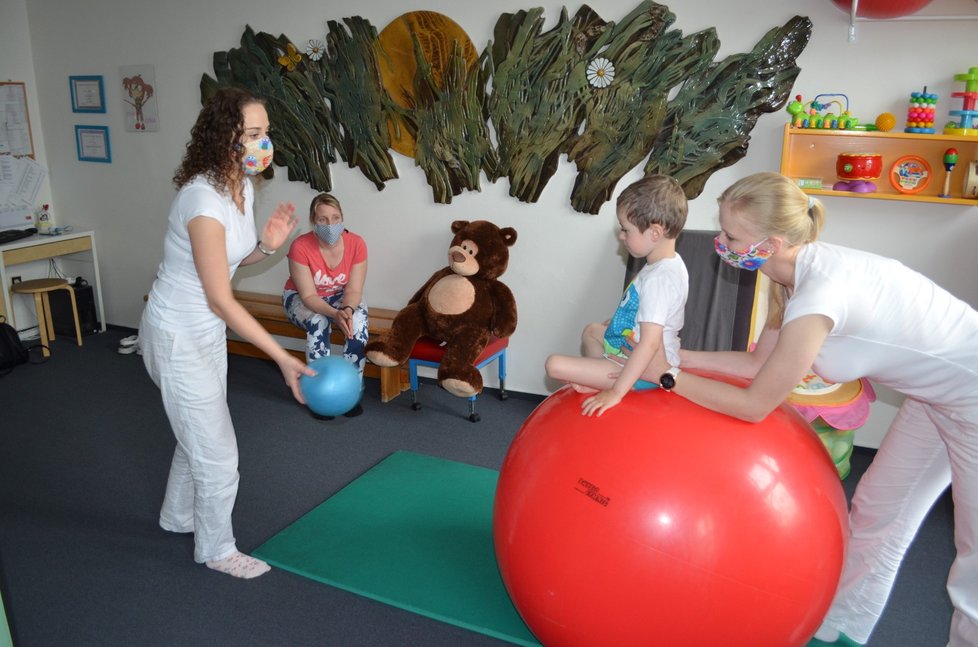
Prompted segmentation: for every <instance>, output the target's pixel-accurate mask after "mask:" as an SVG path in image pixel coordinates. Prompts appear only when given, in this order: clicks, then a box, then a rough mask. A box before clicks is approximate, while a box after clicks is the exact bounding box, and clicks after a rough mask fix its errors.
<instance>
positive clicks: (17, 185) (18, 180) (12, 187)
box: [0, 155, 48, 208]
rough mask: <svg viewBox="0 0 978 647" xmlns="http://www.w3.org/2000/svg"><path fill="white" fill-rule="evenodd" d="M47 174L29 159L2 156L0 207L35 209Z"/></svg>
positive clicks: (0, 157)
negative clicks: (35, 203)
mask: <svg viewBox="0 0 978 647" xmlns="http://www.w3.org/2000/svg"><path fill="white" fill-rule="evenodd" d="M47 173H48V171H47V169H46V168H44V166H43V165H42V164H38V163H37V162H35V161H34V160H32V159H31V158H29V157H13V156H11V155H0V207H21V206H26V207H28V208H30V207H33V206H34V202H35V201H36V200H37V194H38V192H39V191H40V190H41V183H42V182H43V181H44V178H45V177H46V176H47Z"/></svg>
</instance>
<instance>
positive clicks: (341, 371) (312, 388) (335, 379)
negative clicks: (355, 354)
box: [299, 355, 363, 416]
mask: <svg viewBox="0 0 978 647" xmlns="http://www.w3.org/2000/svg"><path fill="white" fill-rule="evenodd" d="M309 367H310V368H311V369H312V370H314V371H316V376H315V377H309V376H308V375H303V376H302V377H301V378H299V388H300V389H301V390H302V396H303V397H304V398H305V399H306V406H307V407H309V409H310V410H312V412H313V413H317V414H319V415H321V416H341V415H343V414H344V413H346V412H347V411H349V410H350V409H352V408H353V407H355V406H356V405H357V403H358V402H360V396H361V395H363V378H362V377H361V376H360V372H359V371H357V369H356V368H355V367H354V366H353V364H351V363H350V362H349V361H347V360H345V359H343V358H342V357H337V356H333V355H330V356H328V357H320V358H319V359H317V360H314V361H313V362H312V363H311V364H309Z"/></svg>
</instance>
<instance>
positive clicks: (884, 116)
mask: <svg viewBox="0 0 978 647" xmlns="http://www.w3.org/2000/svg"><path fill="white" fill-rule="evenodd" d="M894 126H896V117H894V116H893V114H892V113H890V112H884V113H881V114H880V116H879V117H877V118H876V129H877V130H882V131H883V132H886V131H888V130H893V127H894Z"/></svg>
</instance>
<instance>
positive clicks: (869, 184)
mask: <svg viewBox="0 0 978 647" xmlns="http://www.w3.org/2000/svg"><path fill="white" fill-rule="evenodd" d="M835 174H836V175H837V176H839V181H838V182H836V183H835V184H833V185H832V190H833V191H849V192H851V193H874V192H875V191H876V188H877V187H876V183H875V182H874V181H873V180H878V179H879V178H880V175H882V174H883V157H882V156H881V155H879V154H878V153H839V157H838V158H837V159H836V162H835Z"/></svg>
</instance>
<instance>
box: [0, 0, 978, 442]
mask: <svg viewBox="0 0 978 647" xmlns="http://www.w3.org/2000/svg"><path fill="white" fill-rule="evenodd" d="M635 4H636V3H635V2H634V1H633V0H604V1H603V2H600V3H592V4H591V6H592V7H593V8H594V9H595V10H596V11H597V12H599V13H600V14H601V15H602V17H604V18H605V19H606V20H618V19H620V18H621V17H623V16H624V15H625V14H626V13H627V12H628V11H630V10H631V9H633V8H634V6H635ZM666 4H669V6H670V7H671V9H672V10H673V11H674V12H675V13H676V14H677V16H678V20H677V23H676V25H675V27H678V28H680V29H682V30H683V31H685V32H692V31H696V30H700V29H704V28H707V27H710V26H713V27H716V30H717V33H718V35H719V37H720V40H721V43H722V45H721V52H720V56H721V57H723V56H727V55H730V54H734V53H738V52H744V51H747V50H749V49H750V48H751V47H752V46H753V45H754V44H755V43H756V42H757V40H759V39H760V38H761V37H762V35H763V34H764V33H765V32H766V31H767V30H768V29H770V28H772V27H775V26H778V25H781V24H783V23H784V22H785V21H786V20H788V19H789V18H790V17H791V16H793V15H796V14H800V15H807V16H809V17H810V18H811V20H812V22H813V23H814V25H815V27H814V34H813V37H812V40H811V43H810V44H809V46H808V48H807V49H806V50H805V53H804V54H803V55H802V56H801V58H800V59H799V64H800V65H801V67H802V73H801V75H800V76H799V78H798V81H797V83H796V86H795V90H796V92H799V93H802V94H803V95H805V96H806V97H808V98H810V97H813V96H814V95H816V94H818V93H845V94H848V96H849V99H850V103H851V107H852V110H853V113H854V114H856V115H857V116H859V117H861V118H863V119H864V120H870V121H871V120H872V119H873V118H875V115H877V114H878V113H880V112H883V111H890V112H893V113H894V114H895V115H897V117H898V122H899V123H900V124H902V121H903V115H904V114H905V111H906V103H907V99H908V97H909V94H910V92H912V91H914V90H919V89H920V88H921V87H922V86H923V85H927V86H928V88H929V90H930V91H934V92H937V93H939V94H940V95H941V103H940V104H939V106H938V112H939V114H942V115H944V116H946V111H948V110H951V109H957V108H960V102H959V100H953V101H952V100H951V99H950V98H949V95H950V92H952V91H957V90H960V89H962V88H961V84H959V83H957V84H956V83H955V82H954V81H953V75H954V74H955V73H959V72H963V71H965V70H967V69H968V68H969V67H972V66H975V65H978V59H976V57H975V55H974V49H973V46H972V45H971V43H972V42H973V38H974V33H975V29H976V27H978V22H967V21H941V22H902V21H889V22H863V23H859V24H858V27H857V40H856V42H855V43H848V42H847V30H848V15H847V14H845V13H843V12H842V11H840V10H839V9H837V8H836V7H835V6H833V5H832V3H831V2H830V1H829V0H819V1H813V0H782V1H781V2H777V3H772V2H769V1H768V0H731V1H729V2H725V3H717V2H714V1H713V0H683V1H682V2H678V1H675V2H671V3H666ZM533 6H538V5H535V4H533V3H530V4H526V3H523V2H516V1H515V0H502V1H500V2H494V3H484V2H483V3H476V2H470V1H469V2H461V3H460V2H457V1H450V0H430V1H429V2H428V3H426V4H425V5H424V6H423V7H417V6H415V5H404V4H403V3H401V2H397V1H396V0H367V1H363V0H359V1H353V0H334V1H333V2H330V3H322V2H315V1H313V0H282V1H281V2H275V3H269V2H258V1H255V0H209V1H208V2H206V3H198V2H189V1H187V0H173V1H171V2H155V3H150V2H133V1H132V0H90V1H88V2H84V3H82V2H77V0H30V2H29V3H27V2H26V0H0V9H2V12H3V20H2V21H0V24H2V25H3V27H2V28H0V29H2V31H0V35H4V36H5V38H3V39H0V77H9V78H14V77H19V78H18V80H21V79H22V80H26V81H28V83H29V85H30V86H31V92H32V97H33V92H34V90H35V89H36V94H37V100H36V101H32V105H31V110H32V116H33V118H34V120H35V124H42V125H43V136H42V133H41V128H40V127H37V126H36V127H35V145H36V146H38V147H39V148H40V149H41V150H42V151H44V152H45V154H44V155H42V160H44V161H45V163H46V164H47V165H48V166H49V167H50V181H51V184H50V187H51V189H50V190H51V192H52V200H51V201H52V203H53V209H54V218H55V221H56V222H57V223H58V224H73V225H75V226H91V227H94V228H95V230H96V231H97V235H98V245H99V252H100V260H101V270H102V281H103V286H104V300H105V306H106V311H107V317H106V318H107V321H108V323H110V324H116V325H123V326H135V325H136V324H137V322H138V319H139V315H140V312H141V308H142V296H143V294H145V293H146V291H147V290H148V288H149V286H150V284H151V282H152V280H153V276H154V272H155V269H156V266H157V263H158V262H159V258H160V253H161V247H162V236H163V232H164V228H165V221H166V214H167V209H168V206H169V203H170V200H171V197H172V195H173V187H172V185H171V184H170V177H171V176H172V174H173V170H174V169H175V167H176V166H177V164H178V163H179V161H180V158H181V155H182V151H183V148H184V145H185V143H186V141H187V138H188V133H189V130H190V127H191V125H192V124H193V121H194V118H195V117H196V115H197V112H198V110H199V107H200V96H199V90H198V84H199V82H200V78H201V75H202V74H205V73H207V74H211V75H212V74H213V68H212V64H211V61H212V55H213V53H214V52H215V51H221V50H227V49H231V48H234V47H237V46H238V44H239V40H240V37H241V34H242V31H243V30H244V28H245V25H251V26H252V27H253V28H254V29H255V30H256V31H265V32H268V33H271V34H274V35H278V34H285V35H286V36H287V37H289V38H290V39H292V40H293V41H294V42H296V43H305V42H306V41H307V40H308V39H310V38H322V36H323V34H324V30H325V22H326V20H329V19H333V20H340V19H342V18H344V17H347V16H354V15H359V16H363V17H364V18H366V19H368V20H370V21H371V23H373V25H374V26H375V27H376V28H377V29H378V30H380V29H383V27H384V26H386V25H387V24H388V23H389V22H390V21H391V20H392V19H394V18H395V17H397V16H398V15H400V14H401V13H403V12H405V11H410V10H414V9H418V8H423V9H427V10H432V11H439V12H441V13H444V14H446V15H448V16H449V17H451V18H452V19H454V20H455V21H456V22H458V23H459V24H460V25H461V26H462V27H463V28H464V29H465V30H466V31H467V33H468V34H469V36H470V37H471V38H472V40H473V41H474V42H475V43H476V46H477V47H478V48H479V49H480V50H481V49H482V48H483V47H484V46H485V44H486V43H487V42H488V40H489V39H490V38H491V36H492V27H493V25H494V24H495V21H496V18H497V17H498V15H499V14H500V13H502V12H507V11H516V10H520V9H530V8H532V7H533ZM562 6H564V5H560V4H556V3H554V4H550V5H546V6H544V9H545V15H546V16H547V20H548V23H547V28H549V27H550V26H552V25H553V24H554V23H555V22H556V20H557V18H558V16H559V12H560V9H561V7H562ZM578 7H579V5H567V9H568V11H569V12H571V13H573V12H575V11H577V9H578ZM925 12H927V13H938V14H945V15H947V14H951V15H957V14H962V13H971V14H974V13H978V8H976V5H975V3H974V2H972V1H971V0H935V1H934V2H933V3H932V4H931V5H930V7H928V8H927V9H926V10H925ZM25 15H26V20H25ZM8 32H9V34H8ZM32 45H33V46H32ZM25 52H31V53H32V59H30V58H28V59H26V60H25V59H24V58H23V57H24V56H26V54H25ZM31 63H33V72H32V70H31ZM134 64H151V65H154V66H155V68H156V91H157V94H156V99H157V100H158V102H159V115H160V123H161V129H160V131H159V132H155V133H129V132H126V131H125V128H124V123H123V111H122V102H121V97H120V94H121V92H120V87H119V84H118V79H119V73H118V68H119V66H121V65H134ZM78 74H100V75H102V76H104V77H105V81H106V101H107V104H108V113H107V114H105V115H77V114H73V113H72V112H71V108H70V98H69V90H68V76H69V75H78ZM942 118H943V117H942ZM785 121H786V115H785V114H784V113H780V114H772V115H766V116H764V117H763V118H761V119H760V121H759V122H758V124H757V127H756V128H755V130H754V131H753V134H752V140H751V145H750V150H749V153H748V155H747V157H746V158H745V159H744V160H742V161H741V162H740V163H738V164H736V165H735V166H734V167H732V168H730V169H726V170H724V171H722V172H719V173H717V174H715V175H714V176H713V178H712V179H711V180H710V182H709V183H708V184H707V186H706V190H705V192H704V194H703V195H702V196H701V197H700V198H698V199H697V200H695V201H693V203H692V204H691V213H690V218H689V223H688V226H689V227H691V228H714V227H715V226H716V207H715V198H716V196H717V195H718V194H719V192H720V191H722V189H723V188H724V187H726V186H727V185H728V184H729V183H731V182H732V181H734V180H735V179H737V178H739V177H741V176H743V175H746V174H749V173H752V172H756V171H761V170H771V169H774V170H776V169H777V168H778V165H779V159H780V150H781V133H782V125H783V124H784V122H785ZM76 124H95V125H107V126H109V128H110V131H111V146H112V159H113V162H112V164H94V163H84V162H79V161H77V160H76V155H75V146H74V139H73V127H74V125H76ZM394 155H395V157H396V161H397V165H398V172H399V174H400V176H401V177H400V179H398V180H394V181H392V182H390V183H388V186H387V188H385V189H384V190H383V191H380V192H378V191H377V190H376V189H375V188H374V187H373V185H372V184H371V183H369V182H368V181H367V180H366V179H365V178H364V177H363V176H362V175H361V174H360V173H359V172H358V171H355V170H351V169H348V168H346V167H345V166H344V165H343V164H337V165H335V166H334V167H333V168H332V169H331V170H332V173H333V178H334V190H335V193H336V194H337V195H338V196H339V197H340V198H341V200H342V201H343V203H344V207H345V211H346V214H347V222H348V223H349V226H350V228H351V229H353V230H354V231H356V232H358V233H360V234H362V235H363V236H364V237H365V238H366V240H367V241H368V244H369V247H370V271H369V277H368V286H367V297H368V299H369V303H371V304H374V305H377V306H388V307H398V306H400V305H402V304H403V303H404V302H405V301H406V300H407V298H408V297H409V296H410V295H411V294H412V293H413V292H414V290H415V289H416V288H417V287H418V286H420V285H421V283H422V282H423V281H424V280H425V279H426V278H427V277H428V276H429V275H430V273H431V272H432V271H434V270H435V269H437V268H439V267H441V266H443V265H444V262H445V257H444V253H445V246H446V244H447V241H448V240H449V238H450V232H449V228H448V227H449V224H450V223H451V221H452V220H455V219H479V218H484V219H489V220H492V221H494V222H496V223H497V224H499V225H501V226H513V227H515V228H516V229H517V230H518V232H519V240H518V241H517V243H516V245H515V247H513V248H512V261H511V264H510V269H509V271H508V272H507V273H506V274H505V275H504V276H503V280H504V281H505V282H506V283H507V284H508V285H509V286H510V287H511V288H512V289H513V292H514V293H515V294H516V298H517V301H518V303H519V315H520V323H519V327H518V329H517V332H516V335H515V336H514V337H513V339H512V342H511V350H512V352H511V359H510V362H509V376H508V379H507V386H508V388H510V389H512V390H516V391H524V392H531V393H546V392H549V390H550V387H551V385H549V384H548V383H547V382H546V380H545V377H544V372H543V362H544V359H545V358H546V356H547V355H548V354H549V353H552V352H558V351H560V352H576V351H577V348H578V339H579V334H580V330H581V329H582V327H583V326H584V324H585V323H587V322H589V321H594V320H599V319H602V318H605V317H607V316H608V315H609V313H610V312H611V311H612V309H613V307H614V305H615V304H616V302H617V300H618V296H619V290H620V288H621V281H622V275H623V267H624V266H623V261H622V259H621V257H620V255H619V252H618V244H617V242H616V241H615V238H614V207H613V205H614V201H613V200H612V201H611V202H609V203H607V204H606V205H605V206H604V207H603V208H602V210H601V213H600V214H599V215H596V216H589V215H583V214H580V213H577V212H575V211H573V210H572V209H571V208H570V206H569V196H570V190H571V187H572V185H573V181H574V177H575V175H574V170H575V169H574V167H573V166H572V165H570V164H568V163H567V162H566V161H563V162H562V164H561V166H560V169H559V171H558V173H557V175H556V176H555V177H554V178H553V179H552V180H551V181H550V182H549V184H548V185H547V187H546V189H545V191H544V193H543V195H542V197H541V199H540V201H539V202H537V203H536V204H523V203H520V202H518V201H516V200H515V199H513V198H510V197H509V195H508V184H507V182H506V181H505V180H501V181H500V182H498V183H497V184H495V185H493V184H490V183H489V182H488V181H486V180H485V179H483V186H482V191H481V192H479V193H468V194H464V195H462V196H459V197H458V198H455V200H454V202H453V204H451V205H439V204H435V203H433V201H432V199H431V192H430V188H429V187H428V186H427V184H426V183H425V180H424V176H423V174H422V173H421V171H420V170H418V169H417V168H415V167H414V165H413V162H412V161H411V160H409V159H407V158H404V157H401V156H398V155H397V154H396V153H395V154H394ZM285 177H286V173H285V172H284V169H280V172H279V173H278V177H277V178H276V179H275V180H273V181H272V182H270V183H267V184H266V185H265V186H264V187H263V188H262V189H261V190H260V194H259V201H258V206H259V213H261V214H267V213H268V211H269V208H270V206H271V205H273V204H274V203H275V202H277V201H279V200H293V201H295V202H296V204H297V205H299V206H300V209H302V210H304V209H305V206H306V205H307V204H308V202H309V200H310V199H311V197H312V196H313V195H314V191H313V190H312V189H311V188H310V187H309V186H307V185H304V184H298V183H290V182H288V181H287V180H286V179H285ZM637 177H638V171H635V172H633V173H632V174H630V175H629V176H627V177H626V178H625V179H623V181H622V182H621V183H619V186H618V191H620V190H621V189H622V188H624V186H625V185H627V184H628V182H629V181H631V180H632V179H635V178H637ZM616 196H617V191H616V193H615V197H616ZM825 202H826V204H827V207H828V210H829V222H828V226H827V229H826V231H825V234H824V239H825V240H828V241H830V242H835V243H841V244H845V245H849V246H853V247H858V248H863V249H867V250H870V251H874V252H879V253H883V254H886V255H889V256H893V257H895V258H898V259H900V260H902V261H904V262H905V263H907V264H908V265H910V266H912V267H914V268H916V269H918V270H920V271H921V272H923V273H924V274H927V275H928V276H930V277H932V278H933V279H935V280H936V281H937V282H939V283H941V284H942V285H944V286H946V287H947V288H948V289H950V290H951V291H952V292H954V293H955V294H957V295H958V296H960V297H961V298H963V299H965V300H967V301H968V302H970V303H971V304H972V305H975V304H978V282H976V281H975V279H974V277H975V276H978V254H974V253H973V250H972V248H973V246H974V244H975V243H976V242H978V208H975V207H962V206H949V205H935V204H914V203H899V202H892V201H882V200H879V201H878V200H850V199H845V198H832V197H830V198H826V199H825ZM248 269H249V270H250V269H251V268H248ZM286 273H287V269H286V264H285V262H284V260H283V258H282V255H281V254H280V255H279V256H278V257H277V259H276V260H275V261H274V262H273V263H270V264H266V265H263V266H261V271H260V272H254V271H249V272H248V273H247V274H246V275H242V276H241V278H240V281H239V283H240V285H241V286H242V287H247V288H248V289H254V290H264V291H272V292H275V291H278V290H279V289H280V288H281V286H282V283H283V281H284V279H285V276H286ZM488 382H489V384H494V379H492V378H491V377H490V379H489V380H488ZM898 404H899V397H898V396H896V395H895V394H892V393H881V403H880V404H877V405H876V406H875V407H874V410H873V415H872V417H871V419H870V422H869V423H868V424H867V425H866V426H865V427H864V428H863V429H862V430H861V431H860V432H859V436H858V438H859V440H858V441H857V442H859V443H860V444H864V445H869V446H875V445H876V444H877V443H878V440H879V438H880V437H881V436H882V434H883V432H884V431H885V428H886V425H887V424H888V422H889V420H890V419H891V418H892V416H893V415H894V413H895V405H898Z"/></svg>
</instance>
